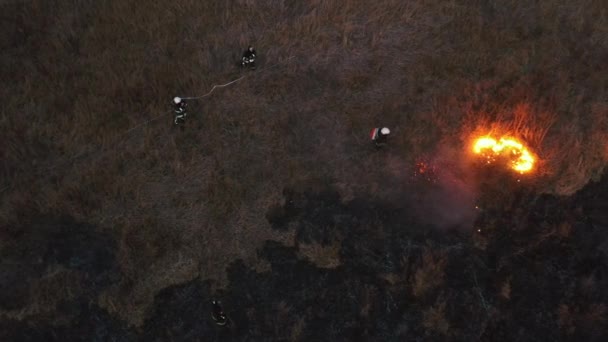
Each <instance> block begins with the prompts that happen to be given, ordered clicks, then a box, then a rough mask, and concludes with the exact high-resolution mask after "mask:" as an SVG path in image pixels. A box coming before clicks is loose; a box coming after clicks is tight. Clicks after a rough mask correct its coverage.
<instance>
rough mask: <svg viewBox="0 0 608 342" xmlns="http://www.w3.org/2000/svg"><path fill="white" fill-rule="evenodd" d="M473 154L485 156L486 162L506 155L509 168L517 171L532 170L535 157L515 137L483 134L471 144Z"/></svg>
mask: <svg viewBox="0 0 608 342" xmlns="http://www.w3.org/2000/svg"><path fill="white" fill-rule="evenodd" d="M473 152H475V154H480V155H483V156H485V157H486V158H487V163H492V162H494V161H495V160H496V158H498V157H507V158H508V160H509V164H510V166H511V168H512V169H513V170H515V171H517V172H519V173H526V172H530V171H532V169H533V168H534V163H535V162H536V158H535V157H534V156H533V155H532V153H531V152H530V151H529V150H528V149H527V148H526V146H525V145H524V144H523V143H521V142H520V141H518V140H517V139H515V138H504V137H503V138H500V140H498V141H496V139H494V138H491V137H488V136H485V137H480V138H478V139H477V140H476V141H475V144H474V145H473Z"/></svg>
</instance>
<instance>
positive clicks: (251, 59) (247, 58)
mask: <svg viewBox="0 0 608 342" xmlns="http://www.w3.org/2000/svg"><path fill="white" fill-rule="evenodd" d="M255 58H256V52H255V49H254V48H253V46H251V45H249V47H248V48H247V50H245V52H243V58H242V59H241V66H242V67H248V68H249V69H251V70H255Z"/></svg>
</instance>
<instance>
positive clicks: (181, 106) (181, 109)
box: [173, 97, 188, 125]
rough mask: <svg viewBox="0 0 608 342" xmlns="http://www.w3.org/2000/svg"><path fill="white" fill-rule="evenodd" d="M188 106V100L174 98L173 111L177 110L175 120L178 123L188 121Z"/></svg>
mask: <svg viewBox="0 0 608 342" xmlns="http://www.w3.org/2000/svg"><path fill="white" fill-rule="evenodd" d="M187 106H188V105H187V104H186V101H184V100H182V99H181V98H179V97H175V98H173V111H174V112H175V120H174V122H175V124H176V125H179V124H183V123H185V122H186V116H187V115H188V113H186V107H187Z"/></svg>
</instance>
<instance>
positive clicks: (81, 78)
mask: <svg viewBox="0 0 608 342" xmlns="http://www.w3.org/2000/svg"><path fill="white" fill-rule="evenodd" d="M0 12H1V13H3V14H2V15H1V16H2V19H3V20H2V21H1V23H0V25H1V26H0V28H1V29H2V32H3V33H2V40H1V41H0V46H1V51H2V52H1V53H0V59H1V62H2V63H1V65H2V67H0V76H1V78H0V79H1V81H0V82H2V87H0V94H1V97H2V99H3V101H2V103H1V104H0V129H1V131H2V134H1V135H0V160H1V163H2V165H1V168H0V176H1V183H0V188H2V189H3V191H2V195H1V198H0V201H1V202H0V227H8V226H16V225H21V224H27V222H29V220H30V219H31V218H32V217H37V216H40V215H53V216H62V215H67V216H72V217H74V218H75V219H76V220H79V221H84V222H89V223H92V224H96V225H98V226H99V227H101V228H100V229H103V230H107V231H109V232H111V234H113V235H114V236H116V238H117V240H118V241H119V243H120V244H119V246H120V251H119V256H120V265H121V272H122V274H123V276H124V281H123V282H122V283H120V284H118V285H116V287H115V288H112V289H110V290H108V291H107V292H106V293H104V295H103V296H102V297H103V298H102V299H100V302H102V303H105V304H104V305H106V307H107V308H108V309H109V310H110V311H111V312H116V313H118V314H119V315H120V316H121V317H122V318H123V319H125V320H127V321H129V322H131V323H133V324H136V325H137V324H139V323H141V321H142V319H143V315H144V312H145V309H146V308H147V306H148V305H149V304H150V301H151V298H152V296H153V294H154V293H156V292H157V291H158V290H159V289H162V288H164V287H166V286H168V285H171V284H174V283H177V282H181V281H184V280H186V279H193V278H195V277H196V276H199V275H200V276H201V277H202V278H204V279H206V278H210V279H215V280H217V282H218V283H217V286H221V283H222V280H223V279H224V277H225V275H224V269H225V267H226V265H227V264H228V263H230V262H231V261H232V260H234V259H235V258H243V259H245V260H250V262H251V263H255V249H256V248H257V247H258V246H259V245H260V244H261V243H262V242H263V241H265V240H267V239H272V240H278V241H284V242H286V243H291V242H290V241H291V240H292V238H293V237H289V236H284V235H282V234H280V233H277V232H274V231H271V230H270V229H269V228H268V223H267V222H266V220H265V213H266V211H267V209H268V208H269V207H270V206H271V205H273V204H276V203H278V202H280V201H281V192H282V190H283V188H284V187H285V186H286V185H294V184H333V185H335V186H337V187H338V188H339V189H340V191H342V192H343V194H344V195H345V196H346V197H347V198H348V197H349V196H354V195H355V194H369V195H371V196H377V197H382V196H384V193H383V192H384V190H383V189H384V187H385V186H386V182H387V180H386V179H387V173H386V172H385V171H384V170H383V169H382V168H378V167H377V165H382V164H383V163H384V162H385V158H386V155H384V154H374V153H373V151H371V150H370V149H369V146H368V141H367V133H368V131H369V129H370V128H371V127H374V126H375V125H387V126H389V127H391V128H392V129H393V132H394V137H393V140H392V142H391V151H390V153H391V158H393V159H397V160H398V161H399V163H400V164H399V165H407V164H408V163H411V162H412V161H413V160H414V159H415V158H416V157H417V156H418V155H420V154H423V153H432V152H433V151H436V150H438V149H439V148H441V146H444V145H449V146H457V148H456V149H455V150H456V151H460V150H465V149H466V146H467V143H468V141H469V140H468V139H470V137H471V136H472V135H474V134H478V133H486V132H490V131H501V132H505V133H510V134H514V135H517V136H519V137H521V138H522V139H524V140H526V141H527V143H529V144H530V145H531V146H532V148H533V150H534V151H536V153H538V154H539V156H540V157H541V159H542V163H541V165H542V175H543V177H544V178H543V183H542V184H543V186H542V189H543V190H544V191H547V192H550V193H555V194H563V195H567V194H571V193H573V192H574V191H576V190H577V189H579V188H580V187H582V186H583V185H584V184H585V183H586V182H587V181H588V180H589V179H591V178H593V177H595V176H597V175H599V174H600V173H601V172H602V170H603V168H604V165H605V163H606V160H608V147H607V145H606V143H605V141H606V140H607V138H608V104H607V103H608V84H607V82H608V78H607V77H606V75H607V74H608V64H606V60H607V59H608V6H607V5H606V3H605V2H604V1H601V0H586V1H578V2H576V3H567V4H566V3H564V2H563V1H558V0H549V1H543V2H541V3H535V4H532V3H528V2H522V1H515V0H506V1H501V2H498V3H496V2H490V1H482V0H479V1H439V0H417V1H407V2H405V1H399V0H384V1H376V2H365V1H359V0H347V1H334V0H324V1H310V2H289V1H249V0H243V1H216V2H213V1H194V0H180V1H174V2H161V1H151V2H146V3H145V4H144V3H142V2H141V1H133V0H121V1H105V2H99V1H78V2H75V1H38V0H34V1H23V2H17V1H15V2H3V3H1V4H0ZM249 43H252V44H254V45H255V46H256V48H257V49H258V52H259V54H260V56H261V57H260V64H261V67H260V68H263V66H264V65H270V64H273V63H276V62H280V61H284V60H285V59H287V58H288V57H290V56H295V57H294V59H293V60H290V62H289V63H285V64H281V65H279V66H276V67H274V68H272V69H268V70H263V71H259V72H255V73H249V74H247V75H248V76H247V77H246V78H245V79H244V80H243V81H241V82H239V83H237V84H235V85H233V86H230V87H227V88H224V89H217V90H216V91H215V92H214V94H213V95H212V96H210V97H208V98H205V99H204V100H202V101H196V102H192V103H191V105H190V113H191V114H190V115H191V117H190V119H189V121H188V123H187V128H186V130H185V131H184V132H180V131H176V130H174V129H172V127H171V120H172V117H171V115H170V113H169V109H170V108H169V104H170V101H171V98H172V97H173V96H175V95H182V96H198V95H202V94H204V93H206V92H207V91H208V90H209V89H210V88H211V86H212V85H214V84H219V83H225V82H227V81H230V80H232V79H235V78H237V77H239V75H240V73H239V71H238V70H236V68H235V63H236V61H237V60H238V58H239V55H240V53H241V51H242V50H243V49H244V48H245V47H246V45H247V44H249ZM164 112H166V113H167V115H166V117H164V116H162V114H163V113H164ZM159 116H161V118H160V119H158V120H156V121H153V122H150V123H149V124H146V125H143V126H141V127H140V128H137V129H134V130H132V131H130V132H129V133H128V134H126V135H125V132H127V131H128V130H129V129H130V128H132V127H139V126H137V125H140V124H142V123H144V122H146V121H147V120H149V119H152V118H158V117H159ZM460 147H462V148H460ZM459 153H460V152H457V153H456V155H453V156H450V157H451V158H462V157H463V156H466V153H465V154H463V156H461V155H459ZM75 156H80V157H79V158H74V157H75ZM393 171H394V170H393ZM390 176H391V177H394V176H395V174H394V173H391V175H390ZM404 177H405V175H404ZM108 303H111V305H110V304H108Z"/></svg>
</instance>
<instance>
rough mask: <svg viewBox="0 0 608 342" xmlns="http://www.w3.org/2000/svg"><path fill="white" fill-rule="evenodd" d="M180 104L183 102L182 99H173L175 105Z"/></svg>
mask: <svg viewBox="0 0 608 342" xmlns="http://www.w3.org/2000/svg"><path fill="white" fill-rule="evenodd" d="M180 102H182V99H181V98H179V97H177V96H176V97H174V98H173V103H175V104H179V103H180Z"/></svg>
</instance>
